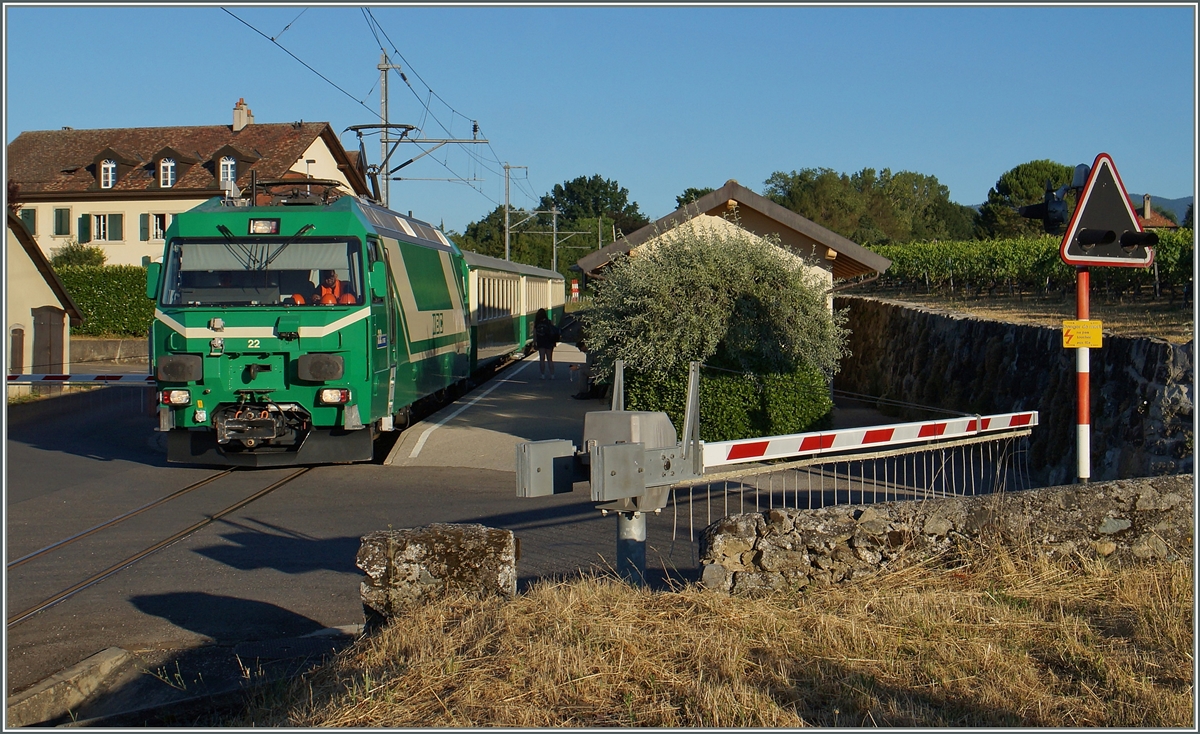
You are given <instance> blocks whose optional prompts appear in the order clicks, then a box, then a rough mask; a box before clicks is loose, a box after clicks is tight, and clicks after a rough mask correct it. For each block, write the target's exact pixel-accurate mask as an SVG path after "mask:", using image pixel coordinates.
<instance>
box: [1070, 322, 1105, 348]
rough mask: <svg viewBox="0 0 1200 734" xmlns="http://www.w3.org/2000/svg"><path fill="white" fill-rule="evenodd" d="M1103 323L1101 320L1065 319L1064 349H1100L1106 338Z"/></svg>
mask: <svg viewBox="0 0 1200 734" xmlns="http://www.w3.org/2000/svg"><path fill="white" fill-rule="evenodd" d="M1102 329H1103V323H1102V322H1100V321H1091V320H1088V321H1064V322H1063V348H1064V349H1081V348H1085V347H1086V348H1088V349H1099V348H1100V347H1101V346H1103V345H1102V344H1101V342H1102V341H1103V339H1104V332H1103V331H1102Z"/></svg>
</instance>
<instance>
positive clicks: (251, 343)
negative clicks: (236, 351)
mask: <svg viewBox="0 0 1200 734" xmlns="http://www.w3.org/2000/svg"><path fill="white" fill-rule="evenodd" d="M246 348H247V349H261V348H262V342H261V341H260V340H258V339H247V340H246Z"/></svg>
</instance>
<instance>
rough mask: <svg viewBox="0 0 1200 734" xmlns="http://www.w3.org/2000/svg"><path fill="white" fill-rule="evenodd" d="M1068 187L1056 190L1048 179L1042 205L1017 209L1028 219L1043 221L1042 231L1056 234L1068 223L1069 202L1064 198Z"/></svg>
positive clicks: (1031, 205)
mask: <svg viewBox="0 0 1200 734" xmlns="http://www.w3.org/2000/svg"><path fill="white" fill-rule="evenodd" d="M1067 188H1068V187H1066V186H1063V187H1061V188H1059V189H1055V188H1054V183H1053V182H1052V181H1051V180H1050V179H1046V193H1045V195H1044V197H1043V198H1042V203H1040V204H1029V205H1028V206H1022V207H1019V208H1018V209H1017V211H1018V212H1019V213H1020V215H1021V216H1023V217H1025V218H1026V219H1040V220H1042V229H1043V230H1045V231H1046V233H1047V234H1054V233H1055V232H1057V231H1058V228H1059V227H1061V226H1062V225H1064V224H1066V222H1067V202H1066V201H1065V200H1064V199H1063V197H1064V196H1065V195H1066V193H1067Z"/></svg>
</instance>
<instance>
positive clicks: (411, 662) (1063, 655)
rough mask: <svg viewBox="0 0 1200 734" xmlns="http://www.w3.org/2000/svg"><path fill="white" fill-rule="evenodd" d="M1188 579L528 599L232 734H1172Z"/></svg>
mask: <svg viewBox="0 0 1200 734" xmlns="http://www.w3.org/2000/svg"><path fill="white" fill-rule="evenodd" d="M1192 606H1193V588H1192V573H1191V567H1190V565H1187V564H1163V565H1157V566H1143V567H1138V568H1128V569H1119V568H1113V567H1109V566H1107V565H1104V564H1103V563H1099V562H1085V561H1049V560H1046V559H1044V558H1040V557H1037V556H1036V555H1034V554H1032V553H1013V552H1008V551H1004V550H1000V549H995V550H993V551H991V552H988V551H981V550H976V551H973V552H971V553H970V554H969V555H968V557H966V558H965V560H959V561H957V562H955V563H953V564H945V563H942V564H939V565H925V566H919V567H915V568H910V569H908V570H906V571H903V572H899V573H895V574H892V575H888V576H885V577H879V578H876V579H866V580H860V581H856V582H854V583H851V584H847V585H844V586H840V587H834V588H828V589H822V590H812V591H809V592H806V593H797V594H785V595H776V596H772V597H768V598H761V599H747V598H730V597H728V596H724V595H720V594H716V593H714V592H710V591H706V590H703V589H699V588H690V587H689V588H685V589H679V590H676V591H674V592H670V593H653V592H648V591H644V590H637V589H633V588H630V587H627V586H624V585H622V584H619V583H616V582H614V581H612V580H609V579H605V578H595V577H593V578H584V579H581V580H578V581H574V582H569V583H546V584H542V585H539V586H536V587H535V588H533V589H532V590H531V591H530V592H528V593H526V594H523V595H521V596H519V597H518V598H516V599H512V600H509V601H501V600H491V601H485V602H478V601H470V600H468V599H463V598H460V599H452V600H447V601H445V602H442V603H439V604H435V605H430V606H427V607H424V608H422V609H419V610H415V611H414V612H413V614H412V615H411V616H410V617H408V618H405V619H402V620H400V621H399V622H397V623H395V624H393V625H392V626H390V627H388V628H387V629H385V630H384V631H382V632H381V633H380V634H379V635H377V636H376V637H374V638H369V639H364V640H362V641H360V642H359V644H358V645H357V646H355V647H354V648H352V649H350V650H347V651H346V652H344V653H343V654H342V655H340V656H339V657H338V659H337V660H335V661H334V663H333V664H331V665H329V666H327V667H326V668H324V669H321V670H318V671H316V672H315V673H313V674H312V675H310V676H309V677H307V678H305V679H300V680H297V681H295V682H293V683H292V684H291V686H290V688H289V689H287V690H282V691H276V692H275V693H273V694H271V695H266V696H263V697H261V698H260V699H259V700H257V701H255V702H254V704H253V705H252V706H251V707H250V709H249V710H248V711H247V713H246V715H245V716H244V717H241V718H238V719H236V720H230V721H227V722H224V723H228V724H231V725H235V726H252V725H253V726H303V727H325V726H346V727H417V726H420V727H448V726H453V727H464V726H472V727H478V726H503V727H602V726H655V727H721V728H724V727H798V726H852V727H854V726H886V727H900V726H919V727H944V726H1043V727H1044V726H1050V727H1100V726H1106V727H1191V726H1193V725H1194V723H1195V722H1194V720H1193V715H1192V693H1193V690H1192V687H1193V675H1192V673H1193V659H1192V650H1193V637H1192V625H1193V617H1192Z"/></svg>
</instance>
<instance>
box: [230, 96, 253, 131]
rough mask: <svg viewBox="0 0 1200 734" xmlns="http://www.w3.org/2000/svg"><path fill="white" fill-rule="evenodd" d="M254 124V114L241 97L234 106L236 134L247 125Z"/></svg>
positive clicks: (234, 128)
mask: <svg viewBox="0 0 1200 734" xmlns="http://www.w3.org/2000/svg"><path fill="white" fill-rule="evenodd" d="M253 124H254V113H253V112H251V111H250V108H249V107H247V106H246V100H245V98H242V97H239V98H238V101H237V104H235V105H234V106H233V131H234V132H235V133H236V132H237V131H238V130H241V129H242V128H244V127H246V126H247V125H253Z"/></svg>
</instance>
